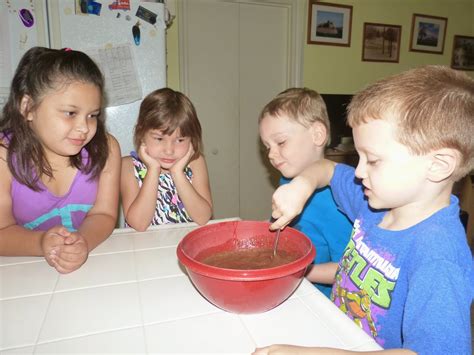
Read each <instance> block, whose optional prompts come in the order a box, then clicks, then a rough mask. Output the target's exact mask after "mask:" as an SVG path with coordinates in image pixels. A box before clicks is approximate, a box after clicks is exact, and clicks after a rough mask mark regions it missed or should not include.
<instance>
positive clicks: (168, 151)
mask: <svg viewBox="0 0 474 355" xmlns="http://www.w3.org/2000/svg"><path fill="white" fill-rule="evenodd" d="M165 153H166V154H169V155H171V154H173V153H174V143H173V142H167V143H166V144H165Z"/></svg>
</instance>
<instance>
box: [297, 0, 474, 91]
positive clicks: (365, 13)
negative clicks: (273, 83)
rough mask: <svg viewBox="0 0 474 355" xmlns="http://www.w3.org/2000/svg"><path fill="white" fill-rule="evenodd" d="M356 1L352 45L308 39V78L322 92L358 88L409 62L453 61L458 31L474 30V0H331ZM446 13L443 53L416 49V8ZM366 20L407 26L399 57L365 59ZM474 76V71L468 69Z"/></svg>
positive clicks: (306, 81) (305, 67)
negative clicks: (412, 37) (388, 60)
mask: <svg viewBox="0 0 474 355" xmlns="http://www.w3.org/2000/svg"><path fill="white" fill-rule="evenodd" d="M328 2H331V3H337V4H345V5H352V6H353V10H352V35H351V45H350V47H339V46H328V45H319V44H306V45H305V47H304V65H303V70H304V71H303V84H304V86H307V87H309V88H312V89H315V90H317V91H319V92H320V93H327V94H353V93H355V92H356V91H358V90H360V89H362V88H363V87H364V86H366V85H368V84H369V83H371V82H373V81H375V80H377V79H380V78H383V77H386V76H388V75H391V74H394V73H398V72H401V71H404V70H407V69H410V68H414V67H418V66H422V65H426V64H440V65H450V63H451V55H452V49H453V38H454V35H464V36H474V0H353V1H347V0H331V1H328ZM414 13H417V14H423V15H430V16H439V17H447V18H448V23H447V28H446V39H445V43H444V52H443V54H441V55H440V54H432V53H420V52H411V51H410V50H409V48H410V33H411V25H412V18H413V14H414ZM364 22H372V23H382V24H390V25H400V26H402V37H401V43H400V60H399V62H398V63H381V62H363V61H362V35H363V27H364ZM467 73H468V74H469V75H470V76H472V77H474V72H472V71H467Z"/></svg>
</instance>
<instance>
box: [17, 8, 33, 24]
mask: <svg viewBox="0 0 474 355" xmlns="http://www.w3.org/2000/svg"><path fill="white" fill-rule="evenodd" d="M18 16H20V20H21V22H23V24H24V25H25V26H26V27H31V26H33V24H34V23H35V20H34V18H33V14H32V13H31V11H30V10H28V9H21V10H20V12H19V13H18Z"/></svg>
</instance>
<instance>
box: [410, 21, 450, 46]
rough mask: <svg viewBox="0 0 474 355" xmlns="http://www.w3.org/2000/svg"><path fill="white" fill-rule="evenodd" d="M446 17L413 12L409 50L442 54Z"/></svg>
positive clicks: (446, 23)
mask: <svg viewBox="0 0 474 355" xmlns="http://www.w3.org/2000/svg"><path fill="white" fill-rule="evenodd" d="M447 25H448V19H447V18H446V17H437V16H429V15H421V14H413V21H412V24H411V36H410V51H412V52H427V53H434V54H443V51H444V39H445V37H446V27H447Z"/></svg>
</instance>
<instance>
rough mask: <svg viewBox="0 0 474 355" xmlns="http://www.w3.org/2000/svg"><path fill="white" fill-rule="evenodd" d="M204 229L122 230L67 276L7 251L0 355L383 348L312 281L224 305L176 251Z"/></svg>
mask: <svg viewBox="0 0 474 355" xmlns="http://www.w3.org/2000/svg"><path fill="white" fill-rule="evenodd" d="M220 221H222V220H220ZM220 221H213V222H220ZM211 223H212V222H211ZM195 228H197V225H196V224H194V223H191V224H176V225H166V226H159V227H152V228H150V229H149V230H148V231H146V232H141V233H138V232H135V231H133V230H131V229H117V230H116V231H115V232H114V233H113V234H112V236H111V237H109V238H108V239H107V240H106V241H105V242H104V243H102V244H101V245H99V246H98V247H97V248H96V249H95V250H94V251H93V252H92V253H91V255H90V256H89V259H88V261H87V262H86V263H85V264H84V265H83V266H82V267H81V268H80V269H79V270H77V271H75V272H73V273H71V274H67V275H61V274H58V273H57V272H56V271H55V269H54V268H51V267H50V266H49V265H48V264H47V263H46V262H45V261H44V259H43V258H37V257H0V317H1V322H0V353H2V354H14V353H26V354H33V353H70V352H74V353H91V352H93V353H127V352H129V353H135V354H137V353H242V354H249V353H251V352H252V351H253V350H254V349H255V348H256V347H262V346H265V345H269V344H273V343H287V344H298V345H305V346H329V347H339V348H344V349H353V350H361V351H362V350H377V349H380V347H379V346H378V345H377V344H376V343H375V341H374V340H373V339H372V338H370V337H369V336H368V335H367V334H365V333H364V332H363V331H362V330H361V329H360V328H358V327H357V325H355V324H354V323H353V322H352V321H351V320H350V319H349V318H347V317H346V316H345V315H344V314H343V313H342V312H340V311H339V310H338V309H337V308H336V307H335V306H334V305H333V304H332V303H331V302H330V301H329V300H328V299H327V298H326V297H324V296H323V295H322V294H321V293H320V292H319V291H318V290H317V289H316V288H315V287H313V286H312V285H311V284H310V283H309V282H308V281H307V280H306V279H304V280H303V282H302V283H301V285H300V286H299V287H298V289H297V290H296V292H295V293H294V294H293V295H292V296H291V297H290V298H289V299H288V300H286V301H285V302H283V304H281V305H280V306H278V307H276V308H275V309H273V310H271V311H268V312H265V313H261V314H254V315H237V314H233V313H228V312H225V311H223V310H221V309H219V308H217V307H215V306H214V305H212V304H211V303H209V302H208V301H207V300H206V299H204V298H203V297H202V296H201V295H200V294H199V293H198V292H197V291H196V289H195V288H194V286H193V285H192V283H191V281H190V280H189V278H188V277H187V275H186V274H185V272H184V271H183V270H184V267H182V266H181V265H180V264H179V262H178V259H177V256H176V246H177V245H178V243H179V241H180V240H181V238H183V237H184V236H185V235H186V234H187V233H188V232H190V231H191V230H193V229H195Z"/></svg>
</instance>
